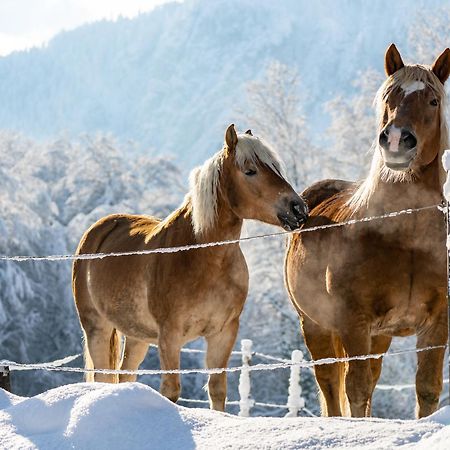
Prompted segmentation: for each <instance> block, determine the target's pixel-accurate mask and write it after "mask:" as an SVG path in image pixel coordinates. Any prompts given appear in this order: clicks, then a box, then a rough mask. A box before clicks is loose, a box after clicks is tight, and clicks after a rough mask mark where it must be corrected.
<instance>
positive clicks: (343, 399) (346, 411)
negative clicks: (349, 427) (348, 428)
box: [334, 337, 350, 416]
mask: <svg viewBox="0 0 450 450" xmlns="http://www.w3.org/2000/svg"><path fill="white" fill-rule="evenodd" d="M334 351H335V354H336V358H345V356H346V355H345V352H344V347H343V345H342V342H341V340H340V339H339V338H337V337H336V338H335V340H334ZM337 365H338V368H339V404H340V407H341V414H342V415H343V416H350V405H349V403H348V398H347V393H346V390H345V374H346V371H347V363H345V362H339V363H337Z"/></svg>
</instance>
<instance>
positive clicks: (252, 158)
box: [221, 125, 307, 230]
mask: <svg viewBox="0 0 450 450" xmlns="http://www.w3.org/2000/svg"><path fill="white" fill-rule="evenodd" d="M222 164H223V166H222V170H223V175H224V178H223V182H222V185H221V189H222V192H223V194H224V197H225V198H226V199H227V201H228V203H229V206H230V208H231V209H232V211H233V212H234V214H236V215H237V216H238V217H239V218H241V219H255V220H261V221H263V222H266V223H270V224H272V225H281V226H282V227H283V228H284V229H286V230H295V229H297V228H299V227H300V226H301V225H302V224H303V223H304V222H305V220H306V218H307V207H306V204H305V203H304V201H303V200H302V199H301V197H300V196H299V195H298V194H297V193H296V192H295V191H294V189H293V188H292V186H291V185H290V184H289V183H288V182H287V181H286V179H285V178H284V177H283V175H282V169H281V164H280V161H279V160H278V157H277V156H276V154H275V153H274V152H273V151H272V150H271V149H270V148H269V147H268V146H267V145H266V144H265V143H264V142H263V141H261V140H260V139H258V138H257V137H254V136H253V135H252V133H251V131H250V130H248V131H247V132H245V133H243V134H239V135H237V134H236V131H235V129H234V125H230V126H229V127H228V129H227V130H226V132H225V154H224V159H223V163H222Z"/></svg>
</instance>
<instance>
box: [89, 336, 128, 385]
mask: <svg viewBox="0 0 450 450" xmlns="http://www.w3.org/2000/svg"><path fill="white" fill-rule="evenodd" d="M120 338H121V336H120V334H119V332H118V331H117V330H116V329H114V330H113V332H112V334H111V339H110V340H109V367H110V368H111V369H113V370H117V369H120V366H121V361H120V360H121V355H122V352H121V346H120ZM84 368H85V369H89V370H92V369H94V362H93V361H92V358H91V354H90V353H89V347H88V345H87V340H86V335H85V337H84ZM85 380H86V381H87V382H88V383H91V382H94V371H89V372H85ZM118 382H119V375H113V383H118Z"/></svg>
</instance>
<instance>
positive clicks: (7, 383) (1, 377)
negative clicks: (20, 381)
mask: <svg viewBox="0 0 450 450" xmlns="http://www.w3.org/2000/svg"><path fill="white" fill-rule="evenodd" d="M0 388H2V389H5V391H9V392H11V379H10V371H9V367H8V366H0Z"/></svg>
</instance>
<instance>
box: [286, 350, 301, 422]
mask: <svg viewBox="0 0 450 450" xmlns="http://www.w3.org/2000/svg"><path fill="white" fill-rule="evenodd" d="M302 360H303V353H302V352H301V351H300V350H294V351H293V352H292V357H291V361H292V362H293V363H294V364H299V363H301V362H302ZM287 406H288V408H289V412H288V413H287V414H286V416H285V417H297V414H298V411H299V410H300V409H302V408H303V407H304V406H305V399H304V398H303V397H302V387H301V386H300V366H299V365H292V366H291V375H290V377H289V396H288V401H287Z"/></svg>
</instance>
